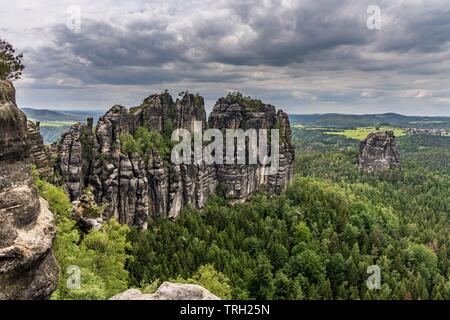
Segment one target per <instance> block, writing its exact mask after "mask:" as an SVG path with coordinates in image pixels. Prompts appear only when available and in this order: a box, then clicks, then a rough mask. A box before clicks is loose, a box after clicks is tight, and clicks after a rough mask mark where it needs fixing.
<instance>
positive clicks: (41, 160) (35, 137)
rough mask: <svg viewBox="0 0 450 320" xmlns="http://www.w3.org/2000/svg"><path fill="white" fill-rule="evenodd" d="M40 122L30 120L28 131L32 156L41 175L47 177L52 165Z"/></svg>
mask: <svg viewBox="0 0 450 320" xmlns="http://www.w3.org/2000/svg"><path fill="white" fill-rule="evenodd" d="M39 124H40V123H39V122H33V121H28V122H27V131H28V140H29V145H30V156H31V160H32V161H33V163H34V165H35V166H36V169H37V171H38V172H39V175H40V176H41V177H44V178H47V177H49V176H50V174H51V173H52V167H51V165H50V161H49V158H48V154H47V152H46V151H45V147H44V140H43V139H42V136H41V131H40V125H39Z"/></svg>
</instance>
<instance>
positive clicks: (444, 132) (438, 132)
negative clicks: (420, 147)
mask: <svg viewBox="0 0 450 320" xmlns="http://www.w3.org/2000/svg"><path fill="white" fill-rule="evenodd" d="M405 131H406V133H407V134H408V135H415V134H429V135H433V136H444V137H450V129H426V128H408V129H405Z"/></svg>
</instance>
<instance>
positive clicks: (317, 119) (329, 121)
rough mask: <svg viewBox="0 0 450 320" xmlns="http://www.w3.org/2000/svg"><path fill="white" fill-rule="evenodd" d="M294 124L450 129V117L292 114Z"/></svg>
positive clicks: (385, 114) (388, 114) (395, 114)
mask: <svg viewBox="0 0 450 320" xmlns="http://www.w3.org/2000/svg"><path fill="white" fill-rule="evenodd" d="M289 119H290V121H291V123H292V124H302V125H306V126H314V127H328V128H329V127H336V128H353V127H371V126H379V125H381V126H388V125H390V126H394V127H401V128H450V117H419V116H405V115H401V114H397V113H384V114H363V115H355V114H340V113H325V114H291V115H289Z"/></svg>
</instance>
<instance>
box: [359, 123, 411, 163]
mask: <svg viewBox="0 0 450 320" xmlns="http://www.w3.org/2000/svg"><path fill="white" fill-rule="evenodd" d="M359 167H360V168H361V169H362V170H364V171H367V172H373V171H377V170H389V169H401V168H402V166H401V162H400V151H399V150H398V148H397V145H396V143H395V136H394V133H393V132H392V131H386V132H377V133H371V134H369V135H368V137H367V138H366V139H365V140H364V141H362V142H361V144H360V147H359Z"/></svg>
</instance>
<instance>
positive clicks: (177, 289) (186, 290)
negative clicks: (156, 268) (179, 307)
mask: <svg viewBox="0 0 450 320" xmlns="http://www.w3.org/2000/svg"><path fill="white" fill-rule="evenodd" d="M110 300H220V298H219V297H217V296H215V295H213V294H212V293H211V292H209V291H208V290H206V289H205V288H203V287H201V286H199V285H196V284H179V283H171V282H164V283H163V284H162V285H161V286H160V287H159V288H158V290H157V291H156V292H155V293H153V294H144V293H142V292H141V291H140V290H138V289H130V290H127V291H125V292H122V293H119V294H117V295H115V296H113V297H112V298H110Z"/></svg>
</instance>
